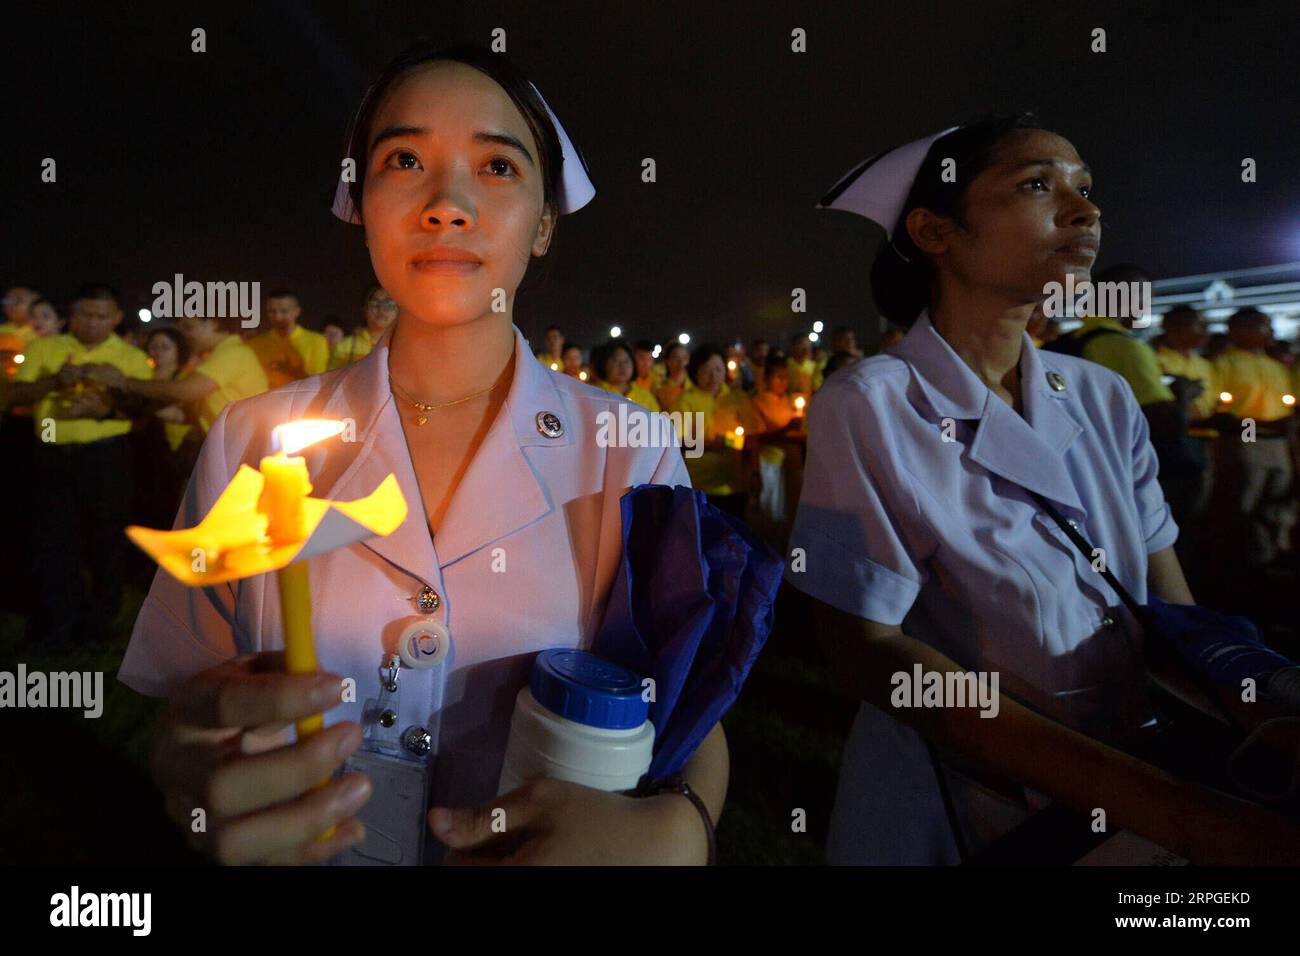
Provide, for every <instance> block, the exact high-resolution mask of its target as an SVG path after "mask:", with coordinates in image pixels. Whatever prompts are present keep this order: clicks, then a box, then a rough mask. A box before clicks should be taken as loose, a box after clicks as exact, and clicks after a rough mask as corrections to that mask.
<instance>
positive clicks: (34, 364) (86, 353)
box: [14, 332, 153, 445]
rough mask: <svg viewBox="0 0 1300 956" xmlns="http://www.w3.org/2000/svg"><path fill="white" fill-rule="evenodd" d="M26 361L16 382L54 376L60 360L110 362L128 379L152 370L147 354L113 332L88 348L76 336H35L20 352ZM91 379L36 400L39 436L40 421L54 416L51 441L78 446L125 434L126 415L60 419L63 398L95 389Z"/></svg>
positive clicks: (41, 434)
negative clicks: (88, 389)
mask: <svg viewBox="0 0 1300 956" xmlns="http://www.w3.org/2000/svg"><path fill="white" fill-rule="evenodd" d="M23 354H24V355H25V356H26V360H25V361H24V362H23V364H22V365H20V366H18V372H17V374H16V375H15V376H14V377H15V379H16V380H17V381H19V382H35V381H36V380H37V379H41V378H44V377H45V376H47V375H57V374H58V372H59V369H61V368H63V363H64V362H67V361H71V362H72V364H73V365H93V364H102V365H111V366H113V367H114V368H115V369H118V370H119V371H120V372H121V373H122V374H123V375H125V376H127V378H140V379H151V378H153V369H151V368H150V367H149V357H148V356H147V355H145V354H144V352H143V351H141V350H140V349H138V348H136V347H135V346H133V345H128V344H127V343H126V342H124V341H122V339H120V338H119V337H118V336H117V334H116V333H113V332H110V333H109V335H108V338H106V339H104V341H102V342H100V343H99V344H98V345H96V346H93V347H91V348H87V347H86V346H85V345H82V344H81V340H80V339H78V338H77V337H76V336H75V335H70V334H64V335H47V336H46V337H44V338H35V339H32V341H31V342H30V343H29V344H28V346H27V350H26V351H25V352H24V353H23ZM98 387H99V386H98V385H96V384H95V383H93V382H85V383H79V384H78V385H76V386H73V388H71V389H54V390H53V391H51V392H48V393H46V395H45V397H44V398H42V399H41V400H40V401H39V402H37V403H36V407H35V409H34V411H33V413H32V424H33V425H34V426H35V430H36V435H37V437H38V438H41V437H44V431H45V430H44V428H43V426H42V424H41V423H42V422H43V421H45V420H46V419H48V418H52V419H54V422H55V424H54V444H56V445H77V444H85V443H86V442H92V441H99V440H100V439H103V438H114V437H116V436H118V435H125V434H126V433H127V432H129V431H130V430H131V421H130V419H126V418H104V419H96V418H60V417H59V410H60V408H61V407H62V406H63V403H64V400H65V399H68V398H71V397H73V396H74V395H75V394H76V393H77V392H78V391H80V390H82V389H87V388H98Z"/></svg>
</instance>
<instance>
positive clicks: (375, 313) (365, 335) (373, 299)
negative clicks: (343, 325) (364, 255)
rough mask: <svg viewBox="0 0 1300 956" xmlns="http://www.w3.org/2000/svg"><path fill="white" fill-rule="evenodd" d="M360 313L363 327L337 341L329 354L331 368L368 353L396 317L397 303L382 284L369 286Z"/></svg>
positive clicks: (350, 361) (351, 361)
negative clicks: (336, 345)
mask: <svg viewBox="0 0 1300 956" xmlns="http://www.w3.org/2000/svg"><path fill="white" fill-rule="evenodd" d="M362 314H363V315H364V316H365V320H366V325H365V328H363V329H359V330H358V331H357V332H355V333H353V334H352V335H349V336H347V337H346V338H345V339H343V340H342V341H341V342H339V344H338V347H337V348H335V349H334V354H333V355H331V356H330V362H329V367H330V368H331V369H336V368H342V367H343V366H345V365H351V364H352V363H353V362H355V361H356V360H357V359H360V358H365V357H366V356H367V355H369V354H370V351H371V349H373V348H374V347H375V343H376V342H378V341H379V337H380V336H381V335H383V334H384V330H385V329H387V328H388V327H389V326H390V325H392V324H393V320H394V319H396V318H397V303H396V302H394V301H393V300H392V298H390V297H389V295H388V293H387V292H385V291H384V289H383V287H382V286H377V285H376V286H371V287H370V291H369V292H367V293H366V302H365V305H364V306H362Z"/></svg>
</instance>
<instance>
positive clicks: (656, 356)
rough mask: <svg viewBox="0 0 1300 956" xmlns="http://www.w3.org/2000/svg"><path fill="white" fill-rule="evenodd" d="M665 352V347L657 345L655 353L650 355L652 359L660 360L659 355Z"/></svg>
mask: <svg viewBox="0 0 1300 956" xmlns="http://www.w3.org/2000/svg"><path fill="white" fill-rule="evenodd" d="M663 350H664V347H663V346H662V345H656V346H655V350H654V351H653V352H651V353H650V357H651V358H658V357H659V353H660V352H662V351H663Z"/></svg>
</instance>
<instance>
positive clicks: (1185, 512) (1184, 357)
mask: <svg viewBox="0 0 1300 956" xmlns="http://www.w3.org/2000/svg"><path fill="white" fill-rule="evenodd" d="M1160 325H1161V330H1162V335H1161V340H1162V344H1161V345H1160V347H1159V348H1157V349H1156V361H1158V362H1159V363H1160V370H1161V371H1162V372H1164V374H1165V375H1173V376H1175V377H1176V378H1177V379H1181V380H1184V381H1188V382H1194V383H1196V385H1198V386H1199V387H1200V388H1201V389H1202V391H1201V393H1200V394H1199V395H1197V396H1196V397H1195V398H1194V399H1192V400H1191V402H1190V403H1189V405H1188V406H1187V417H1188V421H1189V423H1190V424H1191V427H1189V428H1188V432H1187V433H1188V435H1189V436H1191V437H1192V438H1193V439H1195V440H1196V441H1199V442H1201V443H1202V448H1203V449H1204V458H1205V469H1204V471H1203V472H1201V474H1200V475H1199V476H1197V475H1190V476H1188V477H1187V479H1186V480H1185V481H1180V480H1179V479H1177V478H1174V479H1166V480H1165V481H1164V482H1163V484H1164V485H1165V486H1166V488H1165V495H1166V497H1167V498H1169V500H1170V504H1171V506H1174V507H1175V509H1176V510H1177V512H1178V513H1177V514H1176V515H1175V518H1174V520H1175V521H1177V522H1178V525H1179V529H1180V532H1181V533H1180V534H1179V536H1178V544H1177V545H1175V547H1176V548H1177V549H1178V553H1179V557H1180V558H1181V559H1182V560H1183V567H1184V568H1188V567H1192V568H1194V567H1195V566H1196V565H1197V563H1198V562H1200V560H1201V555H1200V550H1201V549H1200V547H1199V546H1198V543H1197V540H1196V539H1197V538H1198V536H1199V533H1200V524H1201V519H1202V518H1204V516H1205V511H1206V507H1207V506H1208V505H1209V503H1210V495H1211V493H1212V491H1213V489H1214V458H1215V443H1216V442H1217V440H1218V437H1219V433H1218V432H1217V431H1215V430H1214V428H1212V427H1210V424H1209V423H1208V420H1209V419H1210V418H1212V417H1213V416H1214V413H1215V410H1216V409H1217V408H1218V406H1219V391H1220V389H1219V385H1218V376H1217V375H1216V374H1215V371H1214V365H1213V364H1212V363H1211V362H1210V360H1209V359H1207V358H1205V357H1204V356H1202V355H1201V353H1200V350H1201V348H1202V347H1203V346H1204V345H1205V342H1206V340H1207V339H1208V338H1209V337H1210V333H1209V328H1208V326H1207V325H1206V322H1205V319H1204V318H1202V317H1201V314H1200V313H1199V312H1197V311H1196V310H1195V309H1193V308H1190V307H1189V306H1185V305H1180V306H1177V307H1176V308H1173V309H1170V310H1169V311H1168V312H1167V313H1165V315H1164V317H1163V318H1162V319H1161V323H1160ZM1197 423H1201V424H1197Z"/></svg>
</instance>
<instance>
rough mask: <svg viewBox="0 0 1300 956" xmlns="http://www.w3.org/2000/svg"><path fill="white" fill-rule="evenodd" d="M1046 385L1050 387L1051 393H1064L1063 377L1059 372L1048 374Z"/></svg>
mask: <svg viewBox="0 0 1300 956" xmlns="http://www.w3.org/2000/svg"><path fill="white" fill-rule="evenodd" d="M1047 384H1048V385H1050V386H1052V391H1054V392H1063V391H1065V376H1064V375H1062V374H1061V373H1060V372H1048V373H1047Z"/></svg>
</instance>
